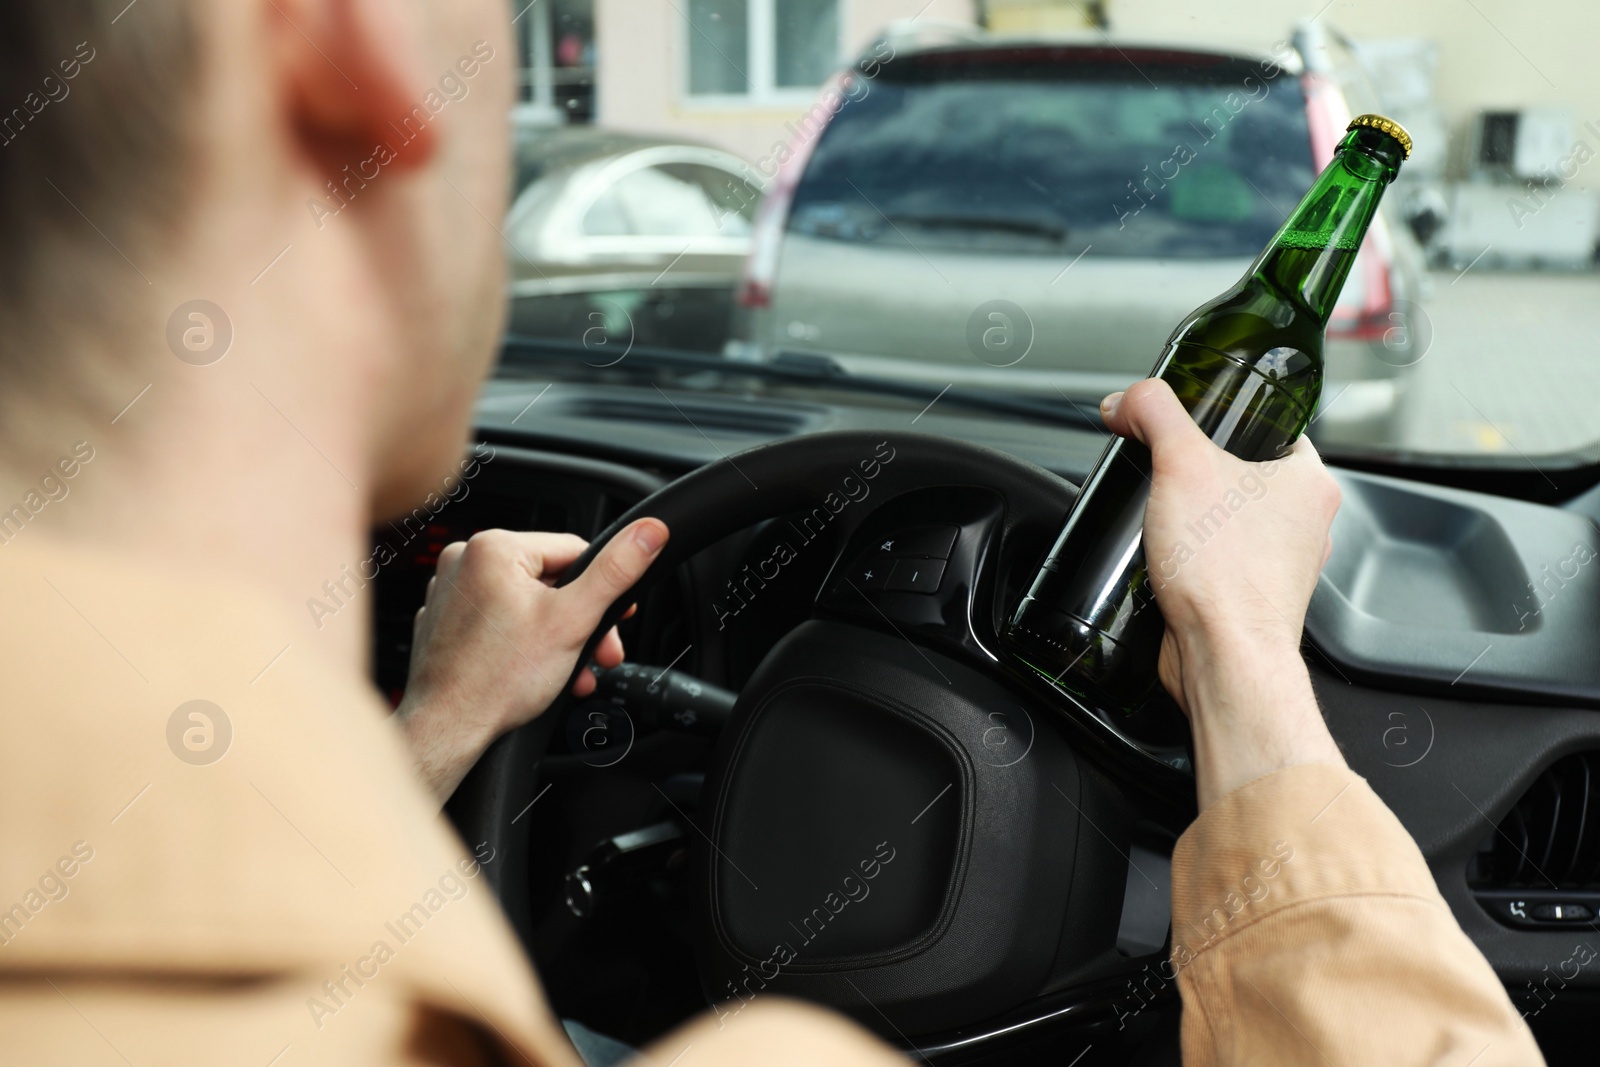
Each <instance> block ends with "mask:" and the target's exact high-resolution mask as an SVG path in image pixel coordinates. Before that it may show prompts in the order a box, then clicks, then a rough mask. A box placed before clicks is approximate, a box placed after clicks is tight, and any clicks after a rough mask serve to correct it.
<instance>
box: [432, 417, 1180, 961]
mask: <svg viewBox="0 0 1600 1067" xmlns="http://www.w3.org/2000/svg"><path fill="white" fill-rule="evenodd" d="M885 450H887V454H888V455H889V456H890V457H891V458H890V459H889V460H888V461H884V462H881V463H879V464H877V465H876V470H875V472H874V474H873V475H872V476H871V478H870V479H868V478H867V476H866V475H865V473H864V471H865V470H866V467H865V465H864V457H874V456H881V455H884V454H885ZM846 478H854V479H855V482H856V485H857V487H858V488H859V487H861V486H868V487H869V488H867V489H863V490H862V497H861V499H862V500H866V499H867V497H868V496H870V497H872V498H875V500H874V502H873V503H872V506H870V507H869V506H860V507H855V508H853V510H852V513H851V515H850V519H849V521H850V523H851V528H854V526H857V525H859V523H860V522H861V521H863V519H864V518H865V517H866V516H867V515H869V514H870V513H871V512H872V511H873V510H874V509H875V508H876V507H877V505H878V504H881V503H883V502H884V501H888V500H892V499H895V498H896V497H898V496H901V495H904V494H906V493H908V492H911V491H913V490H917V489H925V488H928V487H930V486H939V487H957V486H967V487H974V488H980V489H986V490H990V491H992V492H994V493H996V494H997V495H998V496H999V497H1001V498H1002V499H1003V500H1004V501H1005V514H1004V518H1003V520H1002V522H1001V524H1000V537H1001V546H1002V548H1001V552H1002V553H1003V552H1005V551H1006V549H1007V548H1008V547H1009V546H1010V544H1011V543H1012V542H1013V541H1015V540H1016V539H1018V538H1019V537H1023V536H1024V535H1031V537H1032V539H1033V541H1034V542H1035V543H1037V544H1043V543H1044V542H1043V540H1041V537H1040V535H1041V533H1043V534H1045V535H1048V534H1049V533H1053V532H1054V529H1055V528H1056V527H1058V525H1059V522H1060V519H1061V517H1062V516H1064V515H1065V513H1066V512H1067V510H1068V509H1069V508H1070V506H1071V504H1072V502H1073V500H1074V499H1075V498H1076V494H1077V489H1076V487H1075V486H1073V485H1072V484H1071V483H1070V482H1068V481H1066V480H1065V479H1063V478H1060V477H1058V476H1057V475H1055V474H1052V473H1051V472H1049V471H1047V470H1045V469H1043V468H1041V467H1038V466H1036V465H1034V464H1032V463H1028V462H1026V461H1023V460H1020V459H1017V458H1016V457H1014V456H1011V455H1008V454H1006V453H1003V452H999V451H997V450H994V449H990V448H987V447H984V446H981V445H976V444H972V443H969V442H965V441H960V440H953V439H950V438H945V437H938V436H933V435H928V434H919V433H909V432H908V433H897V432H891V433H885V432H883V431H875V432H862V431H836V432H824V433H818V434H811V435H807V436H805V437H803V438H793V439H786V440H782V441H778V442H774V443H771V444H765V445H760V446H757V447H755V448H752V449H750V450H747V451H745V452H741V453H738V454H735V455H732V456H726V457H724V458H722V459H721V460H718V461H716V462H714V463H710V464H707V465H706V466H704V467H700V468H698V469H696V470H694V471H692V472H690V473H688V474H686V475H684V476H683V477H681V478H679V479H677V480H675V481H673V482H672V483H670V484H668V485H667V486H665V487H663V488H662V489H660V490H658V491H657V492H655V493H654V494H652V495H651V496H649V497H647V498H646V499H644V500H642V501H640V502H639V503H638V504H637V505H635V506H634V507H633V508H630V509H629V510H628V511H627V512H626V513H624V514H623V515H622V516H620V517H619V518H617V519H616V521H614V522H613V523H612V524H611V525H610V526H609V527H607V528H606V530H604V531H603V532H602V533H601V534H600V535H599V536H597V537H596V538H595V539H594V540H593V542H592V543H591V545H590V547H589V549H588V550H587V551H585V552H584V553H583V554H582V555H581V556H580V557H579V559H578V560H577V561H575V562H574V563H573V564H572V565H571V566H570V567H569V568H568V569H567V570H566V571H565V572H564V574H563V575H562V579H561V582H562V584H565V583H567V582H570V581H572V580H574V579H575V578H576V577H577V576H578V575H580V574H581V573H583V571H584V570H585V569H586V568H587V567H588V566H589V564H590V563H592V561H593V560H594V558H595V557H596V555H597V554H598V553H599V551H600V550H601V549H602V548H603V547H604V546H605V544H606V543H607V542H609V540H610V539H611V538H612V537H614V536H615V535H616V534H617V533H618V532H619V531H621V530H622V529H623V528H625V527H626V526H628V525H629V524H630V523H632V522H634V521H635V520H637V519H639V518H643V517H646V516H651V517H655V518H658V519H660V520H662V521H663V522H665V523H666V524H667V526H668V528H669V529H670V530H671V534H672V535H671V537H670V539H669V541H668V543H667V545H666V547H665V548H664V549H663V550H662V552H661V554H660V555H659V556H658V557H657V559H656V560H655V561H654V562H653V564H652V565H651V567H650V568H649V570H648V571H647V572H646V573H645V575H644V576H643V577H642V578H641V579H640V581H639V582H638V583H636V584H635V586H634V588H633V589H632V590H630V592H629V593H628V594H627V595H626V596H624V597H623V598H621V599H619V600H618V601H617V602H616V603H614V604H612V605H611V606H610V607H609V608H608V609H607V611H606V612H605V614H604V616H603V618H602V620H601V622H600V624H599V625H598V626H597V627H596V629H595V631H594V633H593V634H592V635H591V636H590V638H589V640H588V642H587V644H586V646H585V648H584V652H583V655H582V656H581V657H580V658H579V660H578V664H579V665H578V666H577V667H575V668H574V671H573V674H572V676H571V677H570V678H569V679H568V683H567V685H565V686H564V687H563V690H562V694H563V695H562V696H561V697H560V698H558V700H557V701H556V703H555V704H554V705H553V706H552V707H551V708H550V709H547V710H546V712H545V713H544V714H542V715H541V716H540V717H539V718H537V719H535V720H534V721H533V722H531V723H528V724H527V725H525V726H523V727H520V728H518V729H517V730H514V731H511V732H510V733H508V734H506V735H505V736H503V737H501V738H499V739H498V740H497V741H496V742H495V743H494V744H492V745H491V746H490V747H489V749H488V750H487V751H486V752H485V753H484V755H483V757H482V758H481V759H480V760H479V762H478V764H477V765H476V766H475V767H474V768H473V770H472V771H471V773H469V775H468V776H467V778H466V779H465V780H464V781H463V783H462V785H461V787H460V789H458V790H457V792H456V794H455V796H454V797H452V798H451V801H450V803H449V805H447V810H448V811H449V813H450V816H451V818H452V819H453V820H454V821H455V823H456V825H457V827H458V829H459V830H460V832H461V833H462V836H463V838H464V839H465V841H466V842H467V844H468V845H469V847H473V848H475V849H477V850H478V851H480V853H481V852H483V851H484V849H485V848H487V849H488V850H489V851H488V852H487V855H489V856H492V857H494V858H495V859H496V860H497V861H498V862H489V863H487V864H486V865H485V871H486V873H488V874H489V875H490V882H491V884H492V885H493V886H494V888H495V890H496V892H497V894H498V895H499V897H500V899H501V902H502V906H503V907H504V909H505V911H506V914H507V916H508V918H509V919H510V920H511V923H512V925H513V928H515V929H516V930H517V933H518V935H519V937H520V938H521V939H522V940H523V943H524V944H525V945H531V944H532V934H533V929H534V924H535V921H536V916H535V915H534V914H533V912H532V902H531V897H530V893H529V885H530V864H531V857H530V856H529V852H528V845H527V841H528V834H527V829H528V828H527V827H526V826H524V827H522V828H521V829H520V830H519V829H518V827H517V825H516V824H517V822H518V821H519V820H520V819H521V817H522V815H523V814H525V813H526V812H527V810H528V809H529V807H530V806H531V805H532V803H533V802H534V800H535V799H536V797H537V790H538V788H539V786H538V782H537V778H538V775H537V767H538V763H539V760H540V759H541V758H542V756H543V754H544V752H545V750H546V748H547V746H548V743H549V739H550V736H551V734H552V732H553V731H554V729H555V726H556V724H557V722H558V721H559V719H560V717H561V715H562V713H563V711H564V707H563V705H564V704H565V701H566V700H567V699H568V698H567V696H566V694H567V693H568V692H570V689H571V683H572V682H573V681H575V680H576V678H577V675H578V673H579V672H580V671H581V670H583V669H584V666H583V665H584V664H586V663H587V662H588V661H589V658H590V657H591V655H592V653H593V651H594V649H595V647H596V646H597V645H598V643H599V641H600V639H601V638H602V637H603V635H604V634H605V633H606V632H607V631H608V630H609V629H610V628H611V627H612V626H613V625H615V624H616V623H617V622H618V621H619V619H620V618H621V616H622V614H623V613H624V612H625V611H626V609H627V607H628V605H629V604H631V603H633V602H634V601H635V600H637V599H639V598H640V597H641V596H642V595H643V594H644V593H645V592H647V591H648V590H649V589H650V588H651V587H652V586H653V585H654V584H655V583H657V582H658V581H661V580H662V579H663V578H665V577H666V576H668V575H671V574H673V573H674V572H676V570H677V569H678V567H679V566H680V565H681V564H683V563H684V562H685V561H686V560H688V559H689V558H690V557H692V556H693V555H695V554H696V553H698V552H699V551H701V550H702V549H704V548H706V547H708V546H709V545H712V544H714V543H716V542H717V541H720V540H722V539H723V538H724V537H727V536H729V535H731V534H733V533H736V532H738V531H740V530H743V529H746V528H748V527H750V526H753V525H755V524H756V523H759V522H761V521H763V520H766V519H770V518H774V517H777V516H781V515H786V514H791V513H794V512H796V511H800V510H804V509H806V508H810V507H814V506H816V505H817V504H818V502H819V501H821V500H823V499H824V498H825V497H826V496H827V495H828V494H829V493H830V492H831V493H836V494H837V493H838V492H840V491H841V486H844V488H843V491H844V492H853V491H852V490H851V489H850V487H849V486H848V485H844V479H846ZM852 499H854V497H853V496H852ZM1041 551H1042V549H1041ZM1025 562H1026V564H1027V565H1028V566H1030V567H1031V566H1032V565H1033V564H1034V563H1036V562H1037V560H1036V558H1028V559H1027V560H1026V561H1025ZM986 642H987V643H985V640H980V641H978V642H977V643H978V645H979V647H980V649H981V651H982V653H984V654H986V656H987V658H988V659H989V660H990V662H989V663H987V664H985V665H984V666H986V667H987V668H988V669H989V670H990V671H991V672H1004V671H1006V666H1005V664H1004V661H1003V658H1002V657H1001V656H1000V655H999V654H998V651H997V648H996V646H995V643H994V641H993V637H992V635H988V636H987V637H986ZM1008 681H1009V684H1010V685H1011V686H1012V687H1013V688H1024V689H1029V690H1030V691H1031V693H1032V695H1033V696H1035V697H1036V698H1042V699H1043V700H1044V701H1045V702H1047V703H1053V704H1054V705H1055V706H1056V708H1057V709H1058V710H1062V711H1064V712H1065V713H1066V714H1065V715H1064V718H1065V719H1066V720H1068V721H1069V722H1070V723H1071V724H1073V727H1072V728H1073V731H1074V732H1075V734H1076V736H1077V738H1078V739H1079V740H1086V741H1088V742H1090V744H1091V745H1093V746H1096V747H1098V750H1099V752H1100V753H1101V754H1102V755H1103V756H1105V757H1107V758H1108V759H1109V760H1110V762H1112V763H1113V764H1117V763H1119V762H1120V763H1121V764H1122V765H1123V766H1124V769H1130V770H1133V771H1134V772H1135V774H1134V775H1133V776H1132V777H1133V778H1134V779H1137V780H1136V781H1134V782H1132V786H1133V788H1135V789H1142V790H1145V791H1147V792H1150V793H1153V794H1155V795H1157V796H1159V797H1161V798H1162V799H1164V800H1166V801H1169V802H1170V801H1176V802H1177V804H1178V806H1179V807H1180V808H1182V807H1187V806H1191V805H1192V803H1193V799H1192V798H1193V793H1192V788H1193V787H1192V779H1190V778H1188V777H1187V776H1186V775H1185V774H1183V773H1181V772H1179V771H1175V770H1173V768H1172V767H1170V766H1168V765H1166V764H1165V763H1162V762H1160V761H1159V760H1156V759H1154V758H1151V757H1149V753H1147V752H1142V750H1141V749H1140V747H1139V743H1138V742H1137V741H1134V740H1132V739H1130V738H1128V737H1126V736H1120V735H1119V734H1118V732H1117V730H1116V726H1115V724H1114V723H1111V722H1108V721H1107V720H1106V719H1105V718H1104V713H1102V712H1099V711H1097V710H1096V709H1092V708H1089V707H1087V706H1086V705H1084V704H1082V703H1081V702H1079V701H1078V700H1077V699H1076V698H1075V697H1073V696H1071V695H1070V694H1067V693H1065V692H1064V691H1061V690H1059V689H1056V688H1055V687H1053V686H1051V685H1050V684H1049V683H1048V682H1046V681H1045V680H1043V679H1040V678H1038V677H1037V676H1036V675H1032V674H1031V672H1025V671H1015V670H1013V671H1010V672H1009V679H1008ZM1130 753H1132V759H1131V761H1130V759H1129V756H1130ZM1141 756H1143V757H1144V758H1142V759H1141Z"/></svg>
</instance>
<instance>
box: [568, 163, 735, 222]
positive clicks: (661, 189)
mask: <svg viewBox="0 0 1600 1067" xmlns="http://www.w3.org/2000/svg"><path fill="white" fill-rule="evenodd" d="M760 196H761V194H760V191H759V190H757V189H755V188H754V187H753V186H752V185H750V183H748V182H746V181H744V179H742V178H740V177H738V176H737V175H734V174H731V173H729V172H728V171H724V170H720V169H719V168H716V167H711V166H706V165H704V164H699V163H663V164H657V165H655V166H650V167H645V168H643V169H641V170H636V171H633V172H631V173H629V174H626V175H624V176H623V177H622V178H620V179H618V180H617V181H616V182H614V183H613V184H612V185H611V186H609V187H608V188H607V189H605V191H603V192H602V193H601V194H600V195H599V196H598V197H596V198H595V201H594V203H593V204H592V205H591V206H590V207H589V210H588V211H587V212H586V213H585V214H584V217H583V232H584V235H585V236H589V237H613V236H621V235H629V236H643V237H747V236H749V234H750V217H751V214H752V213H753V211H754V208H755V204H756V202H757V201H758V200H759V199H760Z"/></svg>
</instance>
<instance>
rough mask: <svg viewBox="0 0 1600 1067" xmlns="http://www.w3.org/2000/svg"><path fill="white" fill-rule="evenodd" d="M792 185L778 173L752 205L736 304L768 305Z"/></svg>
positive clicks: (792, 194)
mask: <svg viewBox="0 0 1600 1067" xmlns="http://www.w3.org/2000/svg"><path fill="white" fill-rule="evenodd" d="M793 199H794V189H793V187H792V186H785V185H783V184H782V174H781V173H780V175H779V179H778V180H777V181H775V182H774V183H773V185H772V188H771V189H770V190H768V192H767V195H766V196H764V197H762V198H761V205H760V206H759V207H758V208H756V219H755V223H754V225H753V226H751V228H750V254H749V255H748V256H746V257H745V261H744V268H743V270H742V271H741V272H740V275H739V296H738V300H739V306H740V307H747V308H764V307H770V306H771V305H772V283H773V280H774V279H775V278H776V277H777V274H778V249H779V247H780V246H781V245H782V244H783V227H784V225H785V224H786V223H787V222H788V220H789V202H790V201H791V200H793Z"/></svg>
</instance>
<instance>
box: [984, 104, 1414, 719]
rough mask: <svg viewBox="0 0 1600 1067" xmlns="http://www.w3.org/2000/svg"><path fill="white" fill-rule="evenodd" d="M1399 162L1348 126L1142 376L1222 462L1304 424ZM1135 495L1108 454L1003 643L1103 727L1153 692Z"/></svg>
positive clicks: (1138, 456) (1142, 482)
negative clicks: (1258, 246)
mask: <svg viewBox="0 0 1600 1067" xmlns="http://www.w3.org/2000/svg"><path fill="white" fill-rule="evenodd" d="M1410 154H1411V137H1410V135H1409V134H1407V133H1406V131H1405V130H1404V129H1402V128H1401V126H1400V125H1399V124H1398V123H1396V122H1394V121H1393V120H1391V119H1386V118H1384V117H1382V116H1381V115H1362V116H1360V117H1359V118H1357V119H1355V120H1354V121H1353V122H1351V123H1350V126H1349V129H1348V131H1347V132H1346V134H1345V137H1344V139H1343V140H1342V141H1340V143H1339V145H1338V148H1337V149H1336V150H1335V152H1334V156H1333V161H1332V162H1330V163H1329V164H1328V166H1327V167H1326V168H1325V169H1324V170H1323V172H1322V173H1321V174H1320V175H1318V176H1317V180H1316V181H1315V182H1314V183H1313V184H1312V186H1311V190H1310V192H1308V193H1306V195H1305V199H1303V200H1302V201H1301V202H1300V205H1299V206H1298V207H1296V208H1295V209H1294V211H1293V212H1291V213H1290V215H1289V217H1288V219H1287V220H1286V221H1285V222H1284V224H1283V228H1282V229H1280V230H1279V231H1278V234H1277V236H1276V237H1274V238H1273V239H1272V243H1271V244H1269V245H1268V246H1267V248H1266V250H1265V251H1264V252H1262V253H1261V255H1260V256H1259V257H1258V258H1257V259H1256V261H1255V262H1254V263H1253V264H1251V266H1250V269H1249V270H1248V271H1246V272H1245V275H1244V277H1243V278H1241V279H1240V280H1239V282H1238V284H1236V285H1234V287H1233V288H1231V289H1229V290H1228V291H1227V292H1225V293H1223V294H1222V295H1221V296H1219V297H1217V298H1216V299H1214V300H1212V301H1210V302H1209V303H1207V304H1205V305H1203V306H1201V307H1200V308H1198V309H1197V310H1195V311H1193V312H1191V313H1190V314H1189V316H1188V317H1187V318H1186V319H1184V320H1183V322H1181V323H1180V324H1179V325H1178V328H1177V329H1176V330H1174V331H1173V334H1172V337H1171V338H1170V339H1169V340H1168V342H1167V346H1166V351H1165V352H1164V353H1163V354H1162V356H1161V358H1160V360H1158V361H1157V363H1156V366H1155V369H1154V370H1153V371H1152V372H1151V376H1152V377H1159V378H1161V379H1163V380H1164V381H1166V382H1167V383H1168V384H1169V385H1171V386H1172V389H1173V392H1175V393H1177V395H1178V399H1180V400H1181V401H1183V404H1184V406H1185V407H1186V408H1188V410H1189V414H1190V415H1191V416H1193V417H1194V421H1195V422H1196V423H1198V424H1199V426H1200V428H1201V429H1202V430H1204V431H1205V432H1206V434H1207V435H1208V436H1210V438H1211V439H1212V440H1213V441H1215V442H1216V443H1217V444H1219V445H1221V446H1222V447H1223V448H1225V449H1227V450H1228V451H1229V452H1231V453H1232V454H1233V455H1235V456H1238V457H1240V458H1241V459H1247V460H1266V459H1273V458H1276V457H1278V456H1281V455H1282V454H1284V453H1285V452H1286V451H1287V450H1288V448H1289V446H1291V445H1292V444H1293V443H1294V442H1295V439H1296V438H1298V437H1299V436H1300V434H1301V433H1302V432H1303V431H1304V430H1305V428H1306V426H1307V424H1308V423H1309V422H1310V421H1311V416H1312V412H1314V411H1315V410H1316V406H1317V399H1318V397H1319V396H1320V394H1321V391H1322V338H1323V331H1324V330H1326V329H1327V325H1328V317H1329V316H1330V315H1331V314H1332V313H1333V305H1334V301H1335V300H1337V299H1338V297H1339V290H1340V289H1341V288H1343V286H1344V281H1345V278H1346V276H1347V275H1348V274H1349V273H1350V267H1351V265H1352V263H1353V262H1354V261H1355V257H1356V252H1357V250H1358V249H1359V248H1360V247H1361V240H1362V237H1363V236H1364V235H1365V234H1366V232H1367V227H1368V226H1369V225H1370V224H1371V222H1372V217H1373V215H1374V214H1376V212H1377V210H1378V201H1379V200H1380V199H1381V198H1382V196H1383V191H1384V189H1385V188H1387V186H1388V184H1389V183H1390V182H1391V181H1393V180H1394V177H1395V175H1396V174H1398V173H1399V170H1400V163H1401V161H1402V160H1404V159H1405V158H1407V157H1408V156H1409V155H1410ZM1149 491H1150V453H1149V450H1148V449H1146V448H1145V447H1144V446H1143V445H1141V444H1140V443H1139V442H1137V441H1131V440H1124V439H1121V438H1115V439H1113V440H1112V442H1111V443H1110V444H1109V445H1108V446H1107V447H1106V450H1105V451H1104V452H1103V453H1102V454H1101V456H1100V458H1099V460H1098V461H1096V463H1095V466H1094V468H1093V470H1091V471H1090V473H1089V476H1088V477H1087V478H1086V479H1085V480H1084V483H1083V489H1082V492H1081V493H1080V494H1079V496H1078V499H1077V502H1076V503H1075V504H1074V505H1073V507H1072V510H1071V511H1070V512H1068V514H1067V518H1066V523H1065V525H1064V526H1063V527H1062V530H1061V533H1060V535H1059V536H1058V537H1057V538H1056V541H1055V545H1054V547H1053V548H1051V550H1050V553H1049V555H1048V556H1046V557H1045V560H1044V563H1043V564H1042V565H1041V566H1040V568H1039V571H1038V573H1037V574H1036V575H1035V577H1034V579H1033V581H1032V584H1031V585H1030V586H1029V588H1028V591H1027V593H1026V594H1025V595H1024V596H1023V598H1022V600H1021V602H1020V603H1018V604H1017V605H1016V606H1015V608H1014V609H1013V610H1012V612H1011V614H1010V617H1009V619H1008V620H1007V622H1006V624H1005V627H1004V632H1003V640H1004V645H1005V647H1006V650H1007V652H1008V653H1009V654H1010V655H1011V656H1012V657H1014V658H1015V660H1016V661H1018V662H1019V663H1021V664H1022V665H1024V666H1025V667H1028V668H1031V669H1032V670H1034V671H1037V672H1038V673H1040V674H1042V675H1044V676H1045V677H1046V678H1048V679H1050V680H1051V681H1052V682H1054V683H1055V684H1056V685H1058V686H1060V687H1062V688H1064V689H1066V690H1067V691H1069V692H1072V693H1074V694H1076V695H1078V696H1080V697H1082V698H1084V699H1085V700H1087V701H1088V702H1089V703H1090V704H1092V705H1093V706H1095V707H1098V708H1102V709H1105V710H1108V711H1118V712H1129V713H1131V712H1133V711H1136V710H1138V709H1139V707H1141V706H1142V705H1143V704H1144V703H1145V701H1146V700H1147V699H1148V698H1149V697H1150V695H1151V693H1152V692H1153V690H1154V689H1155V686H1156V683H1157V676H1156V664H1157V660H1158V658H1159V655H1160V651H1161V639H1162V635H1163V634H1164V632H1165V623H1164V621H1163V620H1162V618H1161V612H1160V609H1159V608H1158V607H1157V606H1156V603H1155V591H1154V587H1153V586H1152V567H1151V564H1150V562H1149V561H1147V560H1146V559H1145V556H1144V552H1143V548H1142V546H1141V540H1142V536H1143V526H1144V509H1145V501H1146V498H1147V497H1148V495H1149ZM1179 562H1181V561H1179ZM1173 566H1174V561H1159V560H1158V561H1156V566H1155V568H1154V572H1155V577H1156V580H1157V581H1160V580H1164V579H1171V578H1172V577H1174V575H1173V574H1171V573H1166V571H1168V570H1171V569H1172V567H1173ZM1163 568H1165V570H1163Z"/></svg>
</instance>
